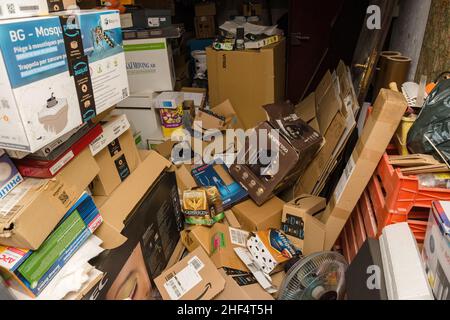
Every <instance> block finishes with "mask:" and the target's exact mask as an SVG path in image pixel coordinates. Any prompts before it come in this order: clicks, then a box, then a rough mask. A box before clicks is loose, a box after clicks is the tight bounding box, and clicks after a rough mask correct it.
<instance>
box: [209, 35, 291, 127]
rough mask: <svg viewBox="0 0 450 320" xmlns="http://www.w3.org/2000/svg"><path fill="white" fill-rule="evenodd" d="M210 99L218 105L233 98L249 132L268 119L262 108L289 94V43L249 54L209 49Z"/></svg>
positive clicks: (282, 43)
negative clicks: (286, 71) (286, 84)
mask: <svg viewBox="0 0 450 320" xmlns="http://www.w3.org/2000/svg"><path fill="white" fill-rule="evenodd" d="M206 55H207V64H208V84H209V88H210V91H209V98H210V103H211V105H213V106H215V105H218V104H219V103H221V102H223V101H225V100H227V99H229V100H230V102H231V104H232V105H233V107H234V109H235V110H236V113H237V115H238V117H239V119H240V120H241V121H242V124H243V125H244V128H245V129H250V128H252V127H254V126H255V125H257V124H258V123H259V122H261V121H264V120H266V114H265V112H264V110H263V109H262V108H261V106H263V105H265V104H269V103H274V102H281V101H283V100H284V95H285V68H286V57H285V56H286V43H285V40H283V41H280V42H278V43H276V44H273V45H270V46H268V47H265V48H262V49H260V50H246V51H230V52H228V51H227V52H224V51H216V50H214V49H212V48H207V49H206Z"/></svg>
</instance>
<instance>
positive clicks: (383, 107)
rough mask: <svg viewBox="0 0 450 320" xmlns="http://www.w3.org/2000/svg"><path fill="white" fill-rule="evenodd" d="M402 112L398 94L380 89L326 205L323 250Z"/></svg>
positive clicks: (328, 246)
mask: <svg viewBox="0 0 450 320" xmlns="http://www.w3.org/2000/svg"><path fill="white" fill-rule="evenodd" d="M405 110H406V100H405V98H404V97H403V95H402V94H401V93H399V92H394V91H392V90H387V89H382V90H381V91H380V94H379V95H378V97H377V99H376V101H375V104H374V107H373V111H372V113H371V114H370V115H369V117H368V118H367V121H366V125H365V126H364V129H363V132H362V135H361V137H360V138H359V140H358V143H357V144H356V147H355V150H354V151H353V153H352V156H351V157H350V159H349V161H348V163H347V166H346V168H345V169H344V172H343V174H342V176H341V179H340V180H339V182H338V185H337V186H336V188H335V191H334V193H333V196H332V198H331V200H330V202H329V203H328V205H327V208H326V210H325V213H324V215H323V217H322V221H323V222H324V223H325V230H326V235H325V246H324V249H325V250H329V249H331V247H332V246H333V245H334V243H335V242H336V239H337V238H338V236H339V234H340V232H341V231H342V229H343V227H344V225H345V223H346V221H347V219H348V218H349V216H350V214H351V212H352V211H353V209H354V207H355V205H356V203H357V202H358V199H359V198H360V197H361V194H362V192H363V190H364V189H365V187H366V185H367V183H368V182H369V180H370V178H371V177H372V175H373V172H374V171H375V169H376V167H377V165H378V162H379V161H380V159H381V157H382V155H383V153H384V152H386V147H387V146H388V144H389V142H390V141H391V139H392V136H393V135H394V133H395V131H396V129H397V127H398V125H399V124H400V121H401V118H402V116H403V114H404V112H405Z"/></svg>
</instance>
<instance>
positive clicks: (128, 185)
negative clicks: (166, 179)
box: [100, 151, 171, 230]
mask: <svg viewBox="0 0 450 320" xmlns="http://www.w3.org/2000/svg"><path fill="white" fill-rule="evenodd" d="M145 154H146V157H145V159H143V161H142V163H141V164H140V165H139V166H138V167H137V168H136V170H135V171H134V172H133V173H132V174H131V175H130V176H129V177H128V178H127V179H126V180H125V181H124V182H122V184H121V185H119V186H118V187H117V189H116V190H114V192H113V193H112V194H111V196H110V197H109V199H108V200H107V201H106V202H105V203H104V204H103V205H102V206H101V207H100V211H101V212H102V216H103V218H104V220H105V221H106V222H108V223H109V224H110V225H111V226H113V227H114V228H116V230H122V227H123V221H124V220H125V219H126V218H127V217H128V215H129V214H130V213H131V212H132V211H133V208H134V207H135V206H136V204H138V203H139V201H140V200H141V199H142V197H143V196H144V195H145V194H146V193H147V191H148V190H149V189H150V187H151V186H152V185H153V183H154V182H155V181H156V180H157V179H158V177H159V176H160V174H161V173H162V172H163V171H164V170H165V169H167V168H169V167H170V166H171V163H170V162H169V161H168V160H167V159H165V158H164V157H162V156H161V155H160V154H158V153H157V152H155V151H148V152H145ZM123 197H127V201H123Z"/></svg>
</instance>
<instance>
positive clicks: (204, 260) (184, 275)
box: [155, 248, 225, 300]
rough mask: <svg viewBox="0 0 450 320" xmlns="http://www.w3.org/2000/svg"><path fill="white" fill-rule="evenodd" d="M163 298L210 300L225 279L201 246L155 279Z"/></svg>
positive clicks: (221, 287)
mask: <svg viewBox="0 0 450 320" xmlns="http://www.w3.org/2000/svg"><path fill="white" fill-rule="evenodd" d="M155 284H156V287H157V288H158V289H159V292H160V293H161V296H162V298H163V299H164V300H211V299H213V298H214V297H215V296H217V295H218V294H219V293H220V292H222V291H223V290H224V288H225V279H224V278H223V277H222V275H221V274H220V273H219V271H218V270H217V268H216V266H215V265H214V263H213V262H212V261H211V259H210V258H209V257H208V255H207V254H206V252H205V251H204V250H203V249H202V248H197V249H196V250H194V251H193V252H191V253H190V254H189V255H188V256H186V257H185V258H184V259H183V260H181V261H180V262H178V263H177V264H175V265H174V266H173V267H172V268H169V269H167V270H165V271H164V272H163V273H162V274H161V275H160V276H159V277H158V278H156V279H155Z"/></svg>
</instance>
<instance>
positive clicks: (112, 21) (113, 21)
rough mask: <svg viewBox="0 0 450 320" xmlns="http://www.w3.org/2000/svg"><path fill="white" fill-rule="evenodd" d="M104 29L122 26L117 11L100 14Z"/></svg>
mask: <svg viewBox="0 0 450 320" xmlns="http://www.w3.org/2000/svg"><path fill="white" fill-rule="evenodd" d="M100 20H101V24H102V28H103V30H112V29H117V28H120V16H119V15H118V14H116V13H110V14H104V15H102V16H100Z"/></svg>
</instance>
